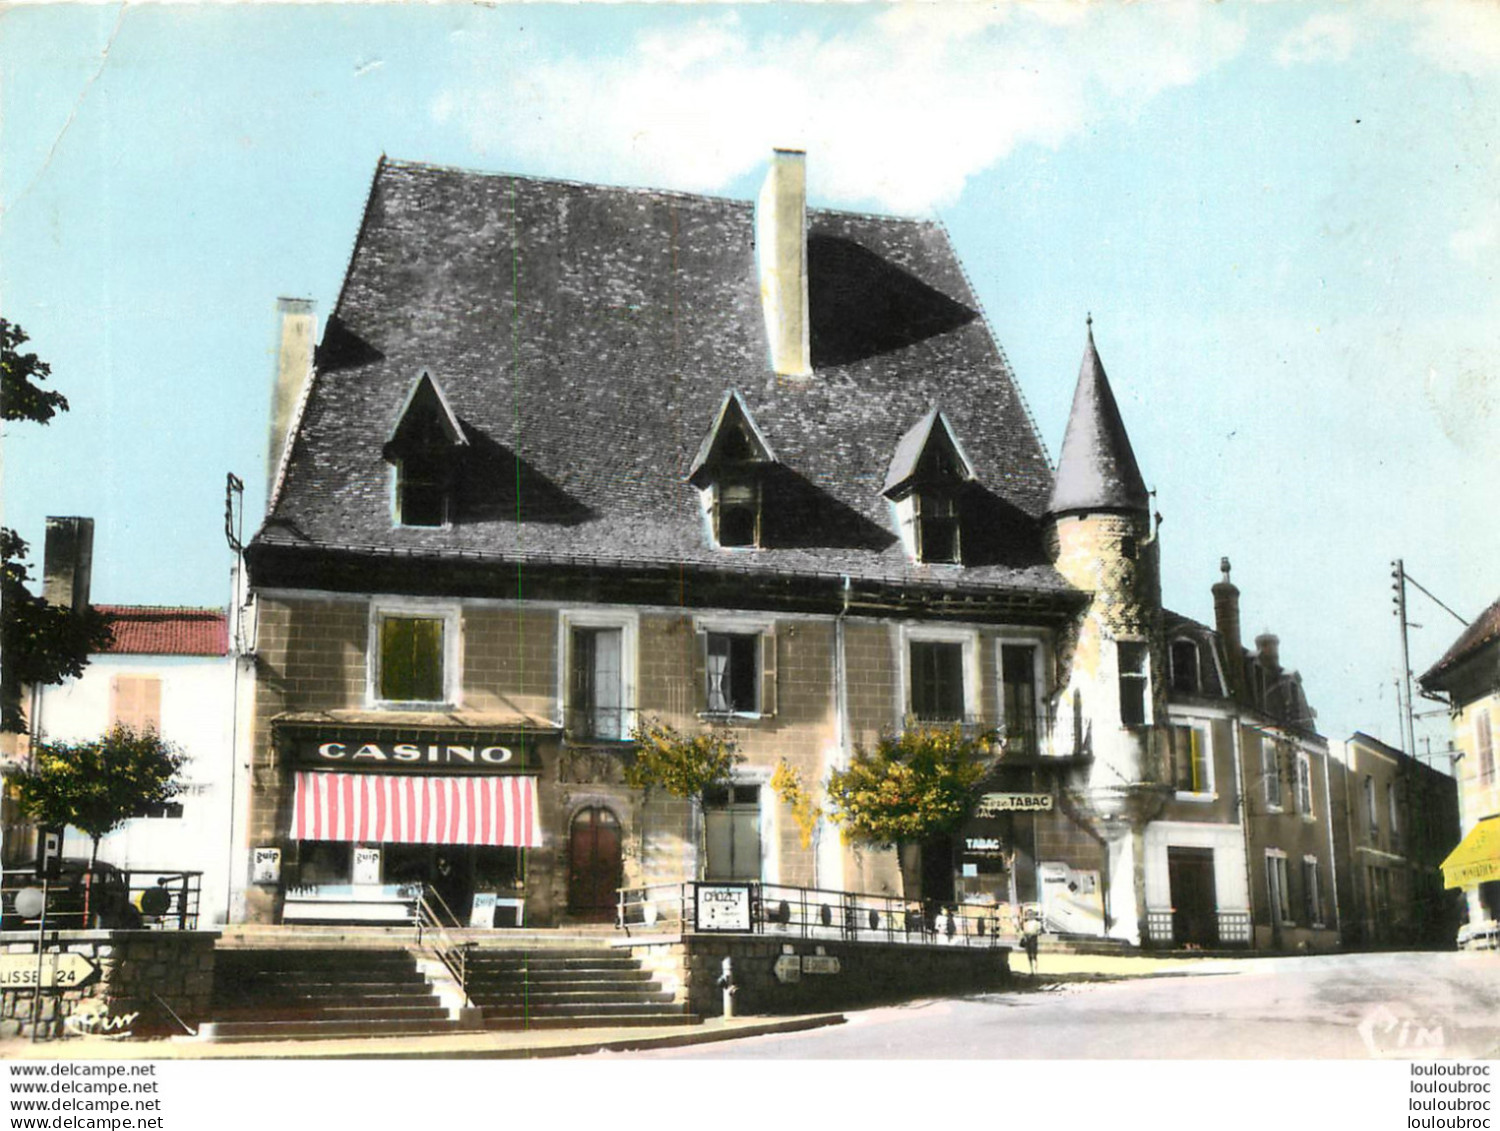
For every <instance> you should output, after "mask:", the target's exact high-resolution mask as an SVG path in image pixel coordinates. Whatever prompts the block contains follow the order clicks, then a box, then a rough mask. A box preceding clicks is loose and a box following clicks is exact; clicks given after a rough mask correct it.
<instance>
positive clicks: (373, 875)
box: [354, 844, 380, 884]
mask: <svg viewBox="0 0 1500 1131" xmlns="http://www.w3.org/2000/svg"><path fill="white" fill-rule="evenodd" d="M354 882H355V883H357V884H378V883H379V882H380V849H378V848H372V847H370V846H369V845H364V844H361V845H357V846H356V847H355V849H354Z"/></svg>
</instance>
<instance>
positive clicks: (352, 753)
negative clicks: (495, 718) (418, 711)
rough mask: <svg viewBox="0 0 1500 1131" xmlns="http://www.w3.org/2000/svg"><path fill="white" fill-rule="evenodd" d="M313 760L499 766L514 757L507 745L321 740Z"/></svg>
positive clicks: (349, 762) (355, 762)
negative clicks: (357, 742) (421, 744)
mask: <svg viewBox="0 0 1500 1131" xmlns="http://www.w3.org/2000/svg"><path fill="white" fill-rule="evenodd" d="M314 753H315V755H316V760H317V761H320V762H337V763H340V764H358V763H392V762H394V763H397V764H404V765H409V766H410V765H422V766H503V765H505V764H506V763H508V762H510V761H511V760H512V759H513V758H514V757H515V751H514V750H512V749H511V748H510V747H509V746H457V745H449V744H442V745H438V744H432V745H427V746H419V745H417V744H415V743H411V742H397V743H384V742H365V743H362V744H360V745H355V744H354V743H352V742H322V743H319V744H318V745H317V746H316V747H315V748H314Z"/></svg>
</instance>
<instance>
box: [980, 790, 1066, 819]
mask: <svg viewBox="0 0 1500 1131" xmlns="http://www.w3.org/2000/svg"><path fill="white" fill-rule="evenodd" d="M974 812H975V815H976V816H980V817H993V816H994V815H995V814H996V813H1050V812H1052V795H1051V794H1050V793H986V794H985V795H984V796H983V797H981V798H980V799H979V808H977V809H976V810H975V811H974Z"/></svg>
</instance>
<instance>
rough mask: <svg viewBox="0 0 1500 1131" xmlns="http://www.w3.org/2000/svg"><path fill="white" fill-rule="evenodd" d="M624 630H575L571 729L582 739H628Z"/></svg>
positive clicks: (570, 682) (571, 674)
mask: <svg viewBox="0 0 1500 1131" xmlns="http://www.w3.org/2000/svg"><path fill="white" fill-rule="evenodd" d="M624 635H625V634H624V631H623V630H622V629H619V628H574V629H573V632H572V641H571V648H572V651H571V656H572V661H571V672H570V674H569V717H568V728H569V730H570V731H571V732H572V733H573V734H574V735H575V736H577V737H580V738H607V739H622V738H624V737H625V733H626V726H625V702H624V666H623V665H624Z"/></svg>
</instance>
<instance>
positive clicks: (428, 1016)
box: [213, 1000, 448, 1024]
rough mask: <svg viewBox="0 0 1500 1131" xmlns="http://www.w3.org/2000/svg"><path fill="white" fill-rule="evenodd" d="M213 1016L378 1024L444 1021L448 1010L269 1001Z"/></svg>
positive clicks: (428, 1006) (231, 1019)
mask: <svg viewBox="0 0 1500 1131" xmlns="http://www.w3.org/2000/svg"><path fill="white" fill-rule="evenodd" d="M213 1017H214V1019H215V1020H218V1021H223V1022H226V1023H228V1022H239V1021H369V1022H376V1023H379V1024H385V1023H386V1022H387V1021H390V1022H404V1021H445V1020H447V1018H448V1011H447V1010H446V1009H444V1008H443V1007H442V1006H441V1005H438V1004H437V1002H436V1000H434V1001H432V1002H430V1003H428V1004H426V1005H414V1006H402V1007H400V1008H391V1007H389V1006H379V1007H377V1006H364V1005H335V1006H321V1005H320V1006H298V1005H295V1004H292V1005H273V1004H267V1005H263V1006H252V1007H248V1008H245V1009H234V1010H227V1011H224V1012H215V1013H214V1014H213Z"/></svg>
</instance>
